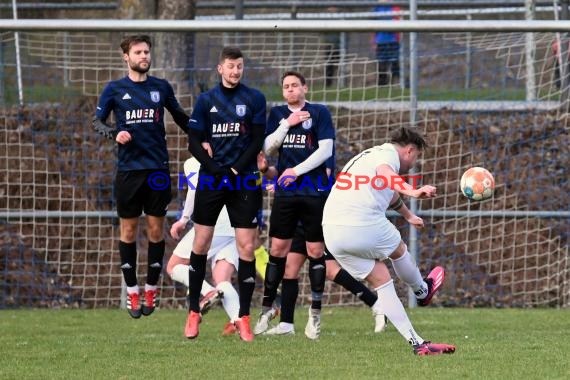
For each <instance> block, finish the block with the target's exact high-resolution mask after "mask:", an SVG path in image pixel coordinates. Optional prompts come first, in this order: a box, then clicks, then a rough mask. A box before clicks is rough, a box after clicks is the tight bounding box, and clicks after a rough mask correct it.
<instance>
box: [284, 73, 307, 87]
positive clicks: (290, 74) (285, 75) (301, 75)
mask: <svg viewBox="0 0 570 380" xmlns="http://www.w3.org/2000/svg"><path fill="white" fill-rule="evenodd" d="M289 76H294V77H297V78H299V80H300V81H301V84H302V85H303V86H304V85H305V84H306V80H305V77H304V76H303V74H301V73H300V72H298V71H293V70H290V71H285V72H284V73H283V75H281V84H283V79H285V77H289Z"/></svg>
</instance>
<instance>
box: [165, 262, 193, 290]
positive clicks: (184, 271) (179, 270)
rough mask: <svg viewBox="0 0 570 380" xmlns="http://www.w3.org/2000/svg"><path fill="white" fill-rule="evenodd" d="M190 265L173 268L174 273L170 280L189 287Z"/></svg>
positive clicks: (179, 265) (178, 265)
mask: <svg viewBox="0 0 570 380" xmlns="http://www.w3.org/2000/svg"><path fill="white" fill-rule="evenodd" d="M188 267H189V266H188V265H184V264H177V265H175V266H174V268H172V273H170V278H171V279H173V280H174V281H176V282H179V283H181V284H184V285H186V286H187V287H188V286H189V285H190V284H189V283H188V281H190V280H189V278H188Z"/></svg>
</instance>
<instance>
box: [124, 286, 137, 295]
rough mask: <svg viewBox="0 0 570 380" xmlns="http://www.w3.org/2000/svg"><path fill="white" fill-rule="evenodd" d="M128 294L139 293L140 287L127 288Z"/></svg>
mask: <svg viewBox="0 0 570 380" xmlns="http://www.w3.org/2000/svg"><path fill="white" fill-rule="evenodd" d="M127 293H128V294H133V293H137V294H138V293H139V286H138V285H135V286H127Z"/></svg>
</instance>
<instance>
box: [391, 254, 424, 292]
mask: <svg viewBox="0 0 570 380" xmlns="http://www.w3.org/2000/svg"><path fill="white" fill-rule="evenodd" d="M391 261H392V266H393V267H394V272H396V275H397V276H398V278H400V280H402V281H404V282H405V283H406V284H408V286H409V287H410V288H412V290H413V291H414V294H415V295H416V297H417V298H418V299H424V298H425V297H426V296H427V294H428V287H427V284H426V283H425V281H424V279H423V278H422V275H421V273H420V270H419V269H418V266H417V265H416V263H415V262H414V260H413V259H412V255H410V253H409V252H408V251H407V250H406V252H405V253H404V254H403V255H402V257H400V258H399V259H396V260H391Z"/></svg>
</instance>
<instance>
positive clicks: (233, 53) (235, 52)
mask: <svg viewBox="0 0 570 380" xmlns="http://www.w3.org/2000/svg"><path fill="white" fill-rule="evenodd" d="M238 58H243V53H242V52H241V50H240V49H239V48H238V47H235V46H224V48H223V49H222V52H221V53H220V63H223V62H224V61H225V60H226V59H238Z"/></svg>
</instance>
